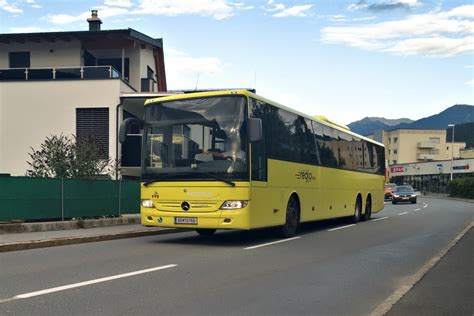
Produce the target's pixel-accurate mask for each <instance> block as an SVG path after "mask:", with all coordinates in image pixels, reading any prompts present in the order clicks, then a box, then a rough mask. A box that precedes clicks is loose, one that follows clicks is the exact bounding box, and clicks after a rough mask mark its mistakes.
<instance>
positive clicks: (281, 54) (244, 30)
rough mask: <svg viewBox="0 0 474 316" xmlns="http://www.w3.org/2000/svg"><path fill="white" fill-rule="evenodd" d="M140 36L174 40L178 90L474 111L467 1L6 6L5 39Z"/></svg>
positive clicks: (288, 101) (324, 106)
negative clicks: (98, 31)
mask: <svg viewBox="0 0 474 316" xmlns="http://www.w3.org/2000/svg"><path fill="white" fill-rule="evenodd" d="M91 9H97V10H99V17H100V18H101V19H102V21H103V24H102V29H120V28H128V27H130V28H133V29H136V30H138V31H140V32H143V33H145V34H147V35H149V36H152V37H155V38H163V43H164V48H165V63H166V72H167V79H168V88H169V89H195V88H196V87H197V88H198V89H212V88H219V89H221V88H240V87H244V88H256V89H257V93H258V94H260V95H262V96H264V97H267V98H269V99H271V100H274V101H277V102H279V103H282V104H284V105H286V106H288V107H291V108H295V109H297V110H299V111H301V112H304V113H308V114H310V115H324V116H326V117H328V118H329V119H331V120H333V121H336V122H339V123H343V124H348V123H350V122H352V121H355V120H358V119H361V118H364V117H366V116H382V117H386V118H400V117H409V118H412V119H419V118H422V117H426V116H429V115H432V114H435V113H438V112H440V111H442V110H444V109H445V108H447V107H449V106H451V105H454V104H461V103H464V104H466V103H467V104H474V4H473V2H472V1H461V0H445V1H441V0H294V1H292V0H262V1H259V0H84V1H79V0H54V1H52V0H0V33H23V32H47V31H72V30H87V28H88V26H87V23H86V18H87V17H89V16H90V10H91Z"/></svg>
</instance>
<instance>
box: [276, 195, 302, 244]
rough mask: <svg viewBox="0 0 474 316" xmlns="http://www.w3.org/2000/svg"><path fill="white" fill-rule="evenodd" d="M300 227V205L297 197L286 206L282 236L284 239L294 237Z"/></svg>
mask: <svg viewBox="0 0 474 316" xmlns="http://www.w3.org/2000/svg"><path fill="white" fill-rule="evenodd" d="M299 225H300V205H299V202H298V199H297V198H296V197H295V196H292V197H290V199H289V200H288V204H287V206H286V218H285V224H284V225H283V226H282V227H281V228H280V235H282V236H283V237H284V238H289V237H293V236H295V235H296V233H297V232H298V227H299Z"/></svg>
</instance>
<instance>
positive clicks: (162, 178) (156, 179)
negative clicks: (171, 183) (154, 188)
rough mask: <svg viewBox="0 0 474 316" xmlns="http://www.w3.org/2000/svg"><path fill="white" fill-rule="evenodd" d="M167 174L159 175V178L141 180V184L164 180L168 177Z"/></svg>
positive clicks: (146, 184) (145, 184)
mask: <svg viewBox="0 0 474 316" xmlns="http://www.w3.org/2000/svg"><path fill="white" fill-rule="evenodd" d="M167 176H169V175H166V176H165V175H163V176H161V177H159V178H153V179H150V180H147V181H145V182H143V185H144V186H146V187H147V186H148V185H150V184H152V183H154V182H160V181H163V180H165V179H168V177H167Z"/></svg>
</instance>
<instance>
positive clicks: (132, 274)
mask: <svg viewBox="0 0 474 316" xmlns="http://www.w3.org/2000/svg"><path fill="white" fill-rule="evenodd" d="M176 266H178V265H177V264H168V265H165V266H160V267H155V268H150V269H145V270H139V271H134V272H128V273H123V274H117V275H112V276H109V277H105V278H100V279H94V280H89V281H84V282H79V283H73V284H68V285H63V286H58V287H53V288H50V289H46V290H41V291H35V292H30V293H25V294H19V295H16V296H13V297H11V298H7V299H3V300H0V303H5V302H10V301H13V300H19V299H23V298H30V297H34V296H40V295H45V294H50V293H55V292H60V291H65V290H70V289H74V288H77V287H82V286H87V285H92V284H96V283H102V282H107V281H112V280H116V279H122V278H127V277H131V276H134V275H138V274H144V273H150V272H154V271H158V270H164V269H169V268H174V267H176Z"/></svg>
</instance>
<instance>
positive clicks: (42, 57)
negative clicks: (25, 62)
mask: <svg viewBox="0 0 474 316" xmlns="http://www.w3.org/2000/svg"><path fill="white" fill-rule="evenodd" d="M25 51H29V52H30V58H31V67H32V68H35V67H67V66H76V67H77V66H80V65H81V42H80V41H78V40H71V41H69V42H64V41H56V42H53V43H51V42H40V43H33V42H26V43H24V44H22V43H10V44H0V68H8V67H9V60H8V53H9V52H25Z"/></svg>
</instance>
